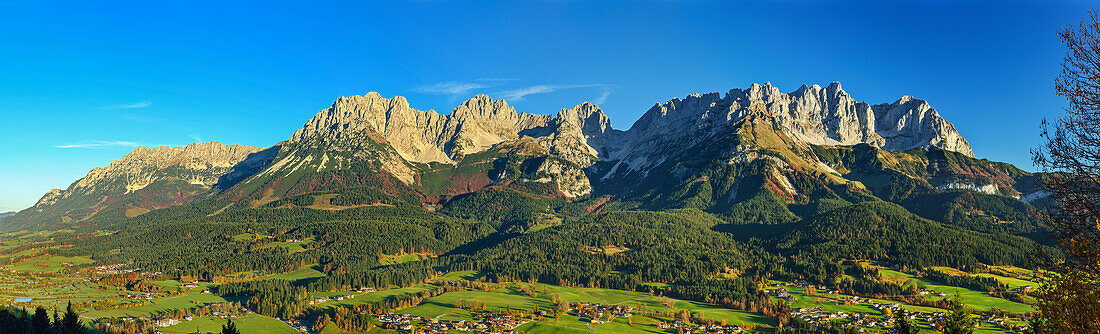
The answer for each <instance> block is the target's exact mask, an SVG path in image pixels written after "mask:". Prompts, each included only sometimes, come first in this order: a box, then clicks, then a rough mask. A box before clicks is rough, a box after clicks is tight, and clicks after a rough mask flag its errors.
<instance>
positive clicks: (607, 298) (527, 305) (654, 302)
mask: <svg viewBox="0 0 1100 334" xmlns="http://www.w3.org/2000/svg"><path fill="white" fill-rule="evenodd" d="M520 285H524V286H532V287H533V289H534V290H536V291H538V292H536V295H535V297H532V296H530V295H528V294H527V293H525V292H523V291H521V290H520ZM555 296H556V297H558V298H561V300H563V301H565V302H588V303H594V304H605V305H628V306H632V307H634V308H635V310H640V309H643V308H644V309H647V310H649V311H653V312H667V313H672V312H674V311H676V310H687V311H688V312H691V313H693V314H696V315H697V316H699V317H703V318H708V319H713V320H716V321H719V320H726V321H727V322H728V323H730V324H740V323H745V324H758V325H773V324H774V322H773V321H772V319H770V318H767V317H764V316H763V315H760V314H757V313H750V312H744V311H737V310H731V309H727V308H722V307H719V306H716V305H712V304H706V303H699V302H693V301H685V300H679V299H672V298H667V299H662V298H660V297H656V296H652V295H649V294H647V293H642V292H630V291H621V290H610V289H599V288H574V287H562V286H555V285H546V284H540V283H534V284H529V283H503V284H498V285H496V286H495V287H494V288H492V289H489V290H488V291H479V290H466V291H456V292H448V293H444V294H442V295H439V296H435V297H432V298H428V299H427V300H426V301H424V302H423V303H421V304H420V305H418V306H414V307H411V308H407V309H404V310H402V311H401V312H403V313H407V314H413V315H419V316H424V317H432V318H435V317H441V316H442V317H443V319H451V320H469V319H471V318H469V317H467V314H468V312H466V311H464V310H460V309H458V308H456V303H457V302H458V301H459V300H466V301H477V302H481V303H485V306H486V308H487V309H489V310H493V311H499V310H524V311H531V310H533V309H534V308H535V307H536V306H537V307H538V308H539V309H542V310H550V309H553V302H552V300H553V298H554V297H555ZM665 302H667V303H668V304H670V305H672V307H669V306H668V305H666V304H665ZM673 307H674V308H675V309H674V308H673ZM593 326H595V325H593Z"/></svg>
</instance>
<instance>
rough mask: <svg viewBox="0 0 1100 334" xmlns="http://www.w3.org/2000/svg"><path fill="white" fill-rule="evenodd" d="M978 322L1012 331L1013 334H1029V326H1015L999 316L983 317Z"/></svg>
mask: <svg viewBox="0 0 1100 334" xmlns="http://www.w3.org/2000/svg"><path fill="white" fill-rule="evenodd" d="M978 320H979V321H982V322H988V323H991V324H993V325H994V326H997V327H1000V328H1003V329H1006V330H1009V331H1012V333H1013V334H1023V333H1027V332H1028V327H1027V326H1024V325H1013V324H1012V323H1010V322H1008V319H1006V318H1002V317H998V316H993V315H983V316H982V317H981V318H978Z"/></svg>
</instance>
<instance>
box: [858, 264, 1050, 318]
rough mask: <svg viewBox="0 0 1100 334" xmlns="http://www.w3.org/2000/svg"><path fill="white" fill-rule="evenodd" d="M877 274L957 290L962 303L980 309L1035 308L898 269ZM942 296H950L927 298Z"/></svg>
mask: <svg viewBox="0 0 1100 334" xmlns="http://www.w3.org/2000/svg"><path fill="white" fill-rule="evenodd" d="M879 274H881V275H883V277H887V276H890V277H895V278H903V279H906V284H916V285H918V286H924V287H925V288H927V289H929V290H933V291H936V292H943V293H946V294H948V295H954V294H955V292H956V291H958V293H959V297H960V298H962V301H963V303H966V304H967V305H970V306H971V307H974V308H977V309H979V310H982V311H986V310H989V309H990V308H994V307H996V308H999V309H1002V310H1005V311H1010V312H1015V313H1027V312H1031V311H1034V310H1035V308H1034V307H1032V306H1031V305H1027V304H1021V303H1017V302H1013V301H1009V300H1007V299H1002V298H997V297H993V296H990V295H989V294H987V293H984V292H981V291H974V290H970V289H966V288H960V287H954V286H950V285H945V284H941V283H939V282H935V281H932V280H928V279H924V278H915V277H913V276H912V275H909V274H906V273H902V272H898V271H893V270H885V269H882V270H879ZM1025 282H1026V281H1025ZM943 298H951V297H950V296H948V297H929V299H932V300H936V299H943Z"/></svg>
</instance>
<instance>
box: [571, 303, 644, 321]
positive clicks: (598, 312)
mask: <svg viewBox="0 0 1100 334" xmlns="http://www.w3.org/2000/svg"><path fill="white" fill-rule="evenodd" d="M569 309H570V310H575V311H577V316H579V317H581V318H585V319H588V322H590V323H594V324H602V323H604V322H605V321H612V320H615V317H630V312H631V311H633V310H634V308H633V307H630V306H626V305H604V304H589V303H585V302H573V303H569Z"/></svg>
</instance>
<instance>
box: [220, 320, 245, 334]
mask: <svg viewBox="0 0 1100 334" xmlns="http://www.w3.org/2000/svg"><path fill="white" fill-rule="evenodd" d="M222 334H241V331H239V330H237V325H234V324H233V320H230V319H225V325H224V326H222Z"/></svg>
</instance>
